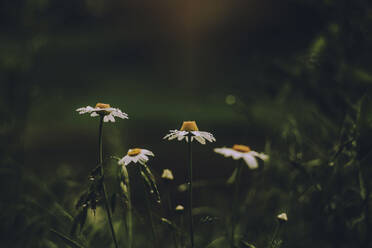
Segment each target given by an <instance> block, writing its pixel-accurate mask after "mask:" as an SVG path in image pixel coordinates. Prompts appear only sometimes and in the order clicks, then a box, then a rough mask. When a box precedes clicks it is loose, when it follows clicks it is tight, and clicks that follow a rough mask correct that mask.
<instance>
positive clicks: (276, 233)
mask: <svg viewBox="0 0 372 248" xmlns="http://www.w3.org/2000/svg"><path fill="white" fill-rule="evenodd" d="M280 226H281V222H280V221H278V224H277V225H276V227H275V231H274V234H273V237H272V238H271V241H270V246H269V248H273V247H274V246H273V245H274V241H275V239H276V236H277V235H278V232H279V229H280Z"/></svg>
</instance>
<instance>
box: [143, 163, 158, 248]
mask: <svg viewBox="0 0 372 248" xmlns="http://www.w3.org/2000/svg"><path fill="white" fill-rule="evenodd" d="M140 170H142V168H140ZM146 187H147V184H146V181H145V179H143V188H144V193H145V201H146V207H147V212H148V213H149V218H150V224H151V232H152V236H153V238H154V247H158V240H157V236H156V232H155V224H154V218H153V216H152V212H151V203H150V201H149V199H148V197H149V195H148V193H147V191H146Z"/></svg>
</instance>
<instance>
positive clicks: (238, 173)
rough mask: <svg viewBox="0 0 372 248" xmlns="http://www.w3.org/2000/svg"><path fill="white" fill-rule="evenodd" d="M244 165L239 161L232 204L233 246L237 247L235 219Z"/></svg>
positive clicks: (232, 247)
mask: <svg viewBox="0 0 372 248" xmlns="http://www.w3.org/2000/svg"><path fill="white" fill-rule="evenodd" d="M242 169H243V166H242V165H241V163H239V162H237V172H236V177H235V183H234V186H235V189H234V199H233V205H232V213H231V244H230V245H231V248H234V247H235V243H234V241H235V221H236V219H237V218H236V217H237V215H236V214H235V212H238V211H237V209H236V208H237V205H238V201H239V180H240V174H241V173H242Z"/></svg>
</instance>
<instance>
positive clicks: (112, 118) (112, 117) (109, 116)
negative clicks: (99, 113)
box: [105, 114, 115, 122]
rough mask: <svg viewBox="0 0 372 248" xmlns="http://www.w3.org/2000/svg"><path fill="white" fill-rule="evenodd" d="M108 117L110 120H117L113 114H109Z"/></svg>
mask: <svg viewBox="0 0 372 248" xmlns="http://www.w3.org/2000/svg"><path fill="white" fill-rule="evenodd" d="M105 117H106V116H105ZM107 119H108V120H109V121H111V122H115V118H114V116H112V114H109V115H107Z"/></svg>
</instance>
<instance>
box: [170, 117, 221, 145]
mask: <svg viewBox="0 0 372 248" xmlns="http://www.w3.org/2000/svg"><path fill="white" fill-rule="evenodd" d="M169 132H170V133H169V134H167V135H165V136H164V138H163V139H168V140H173V139H176V138H177V140H179V141H181V140H183V139H185V140H186V142H188V141H189V137H188V136H190V137H191V142H192V141H193V139H194V138H195V139H196V140H197V141H198V142H199V143H200V144H202V145H205V140H208V141H209V142H213V141H216V139H215V138H214V137H213V134H211V133H208V132H203V131H199V129H198V126H197V125H196V122H195V121H184V122H183V124H182V127H181V129H180V130H177V129H176V130H170V131H169Z"/></svg>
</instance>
